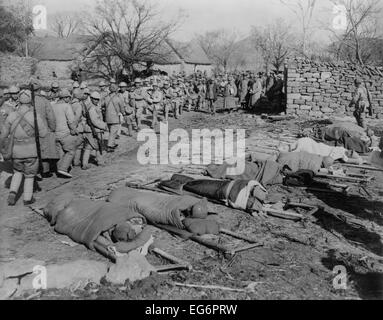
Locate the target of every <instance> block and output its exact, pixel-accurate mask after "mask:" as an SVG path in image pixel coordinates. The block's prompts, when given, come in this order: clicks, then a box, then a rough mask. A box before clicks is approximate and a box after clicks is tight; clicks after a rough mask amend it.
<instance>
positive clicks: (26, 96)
mask: <svg viewBox="0 0 383 320" xmlns="http://www.w3.org/2000/svg"><path fill="white" fill-rule="evenodd" d="M19 101H20V103H21V104H29V103H31V102H32V96H31V93H30V91H29V90H24V91H22V92H21V93H20V97H19Z"/></svg>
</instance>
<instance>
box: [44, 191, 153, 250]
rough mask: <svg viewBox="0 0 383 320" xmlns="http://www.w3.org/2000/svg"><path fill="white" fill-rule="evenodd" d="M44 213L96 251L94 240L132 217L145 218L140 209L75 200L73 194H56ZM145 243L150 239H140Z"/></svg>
mask: <svg viewBox="0 0 383 320" xmlns="http://www.w3.org/2000/svg"><path fill="white" fill-rule="evenodd" d="M44 214H45V216H46V217H47V219H48V221H49V222H50V224H51V225H52V226H54V229H55V231H56V232H58V233H60V234H65V235H67V236H68V237H70V238H71V239H72V240H73V241H75V242H77V243H81V244H84V245H85V246H87V247H88V248H89V249H91V250H94V244H93V242H94V240H96V239H97V237H98V236H99V235H100V234H101V233H103V232H105V231H108V230H110V229H112V228H114V227H116V226H117V225H119V224H121V223H124V222H125V221H128V220H130V219H133V218H141V219H143V221H145V222H146V220H145V218H144V217H143V216H142V215H140V214H139V213H138V212H137V211H134V210H129V209H127V208H125V207H122V206H119V205H116V204H113V203H107V202H104V201H92V200H87V199H75V196H74V195H73V194H70V193H69V194H63V195H61V196H59V197H56V198H55V199H53V200H52V201H50V202H49V204H48V205H47V206H46V207H45V209H44ZM141 240H142V241H143V243H140V244H137V247H139V246H142V245H143V244H144V243H145V242H146V241H147V240H148V239H146V241H145V239H144V240H143V239H141Z"/></svg>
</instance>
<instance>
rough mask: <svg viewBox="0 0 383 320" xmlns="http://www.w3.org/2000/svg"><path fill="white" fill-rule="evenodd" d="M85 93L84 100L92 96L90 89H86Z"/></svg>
mask: <svg viewBox="0 0 383 320" xmlns="http://www.w3.org/2000/svg"><path fill="white" fill-rule="evenodd" d="M83 93H84V100H86V99H88V98H89V96H90V91H89V88H86V89H84V90H83Z"/></svg>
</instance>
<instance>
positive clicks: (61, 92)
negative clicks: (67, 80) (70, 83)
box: [59, 89, 70, 98]
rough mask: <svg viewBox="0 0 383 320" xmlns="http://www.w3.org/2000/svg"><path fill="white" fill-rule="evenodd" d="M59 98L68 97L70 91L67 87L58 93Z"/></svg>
mask: <svg viewBox="0 0 383 320" xmlns="http://www.w3.org/2000/svg"><path fill="white" fill-rule="evenodd" d="M59 96H60V98H68V97H70V92H69V90H68V89H62V90H61V91H60V93H59Z"/></svg>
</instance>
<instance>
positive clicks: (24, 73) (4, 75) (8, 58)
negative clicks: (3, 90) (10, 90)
mask: <svg viewBox="0 0 383 320" xmlns="http://www.w3.org/2000/svg"><path fill="white" fill-rule="evenodd" d="M36 62H37V61H36V60H35V59H33V58H24V57H18V56H12V55H0V86H2V87H5V86H9V85H12V84H16V83H18V84H20V85H21V84H25V83H27V82H28V80H29V78H30V76H31V74H33V73H34V70H35V67H36Z"/></svg>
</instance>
